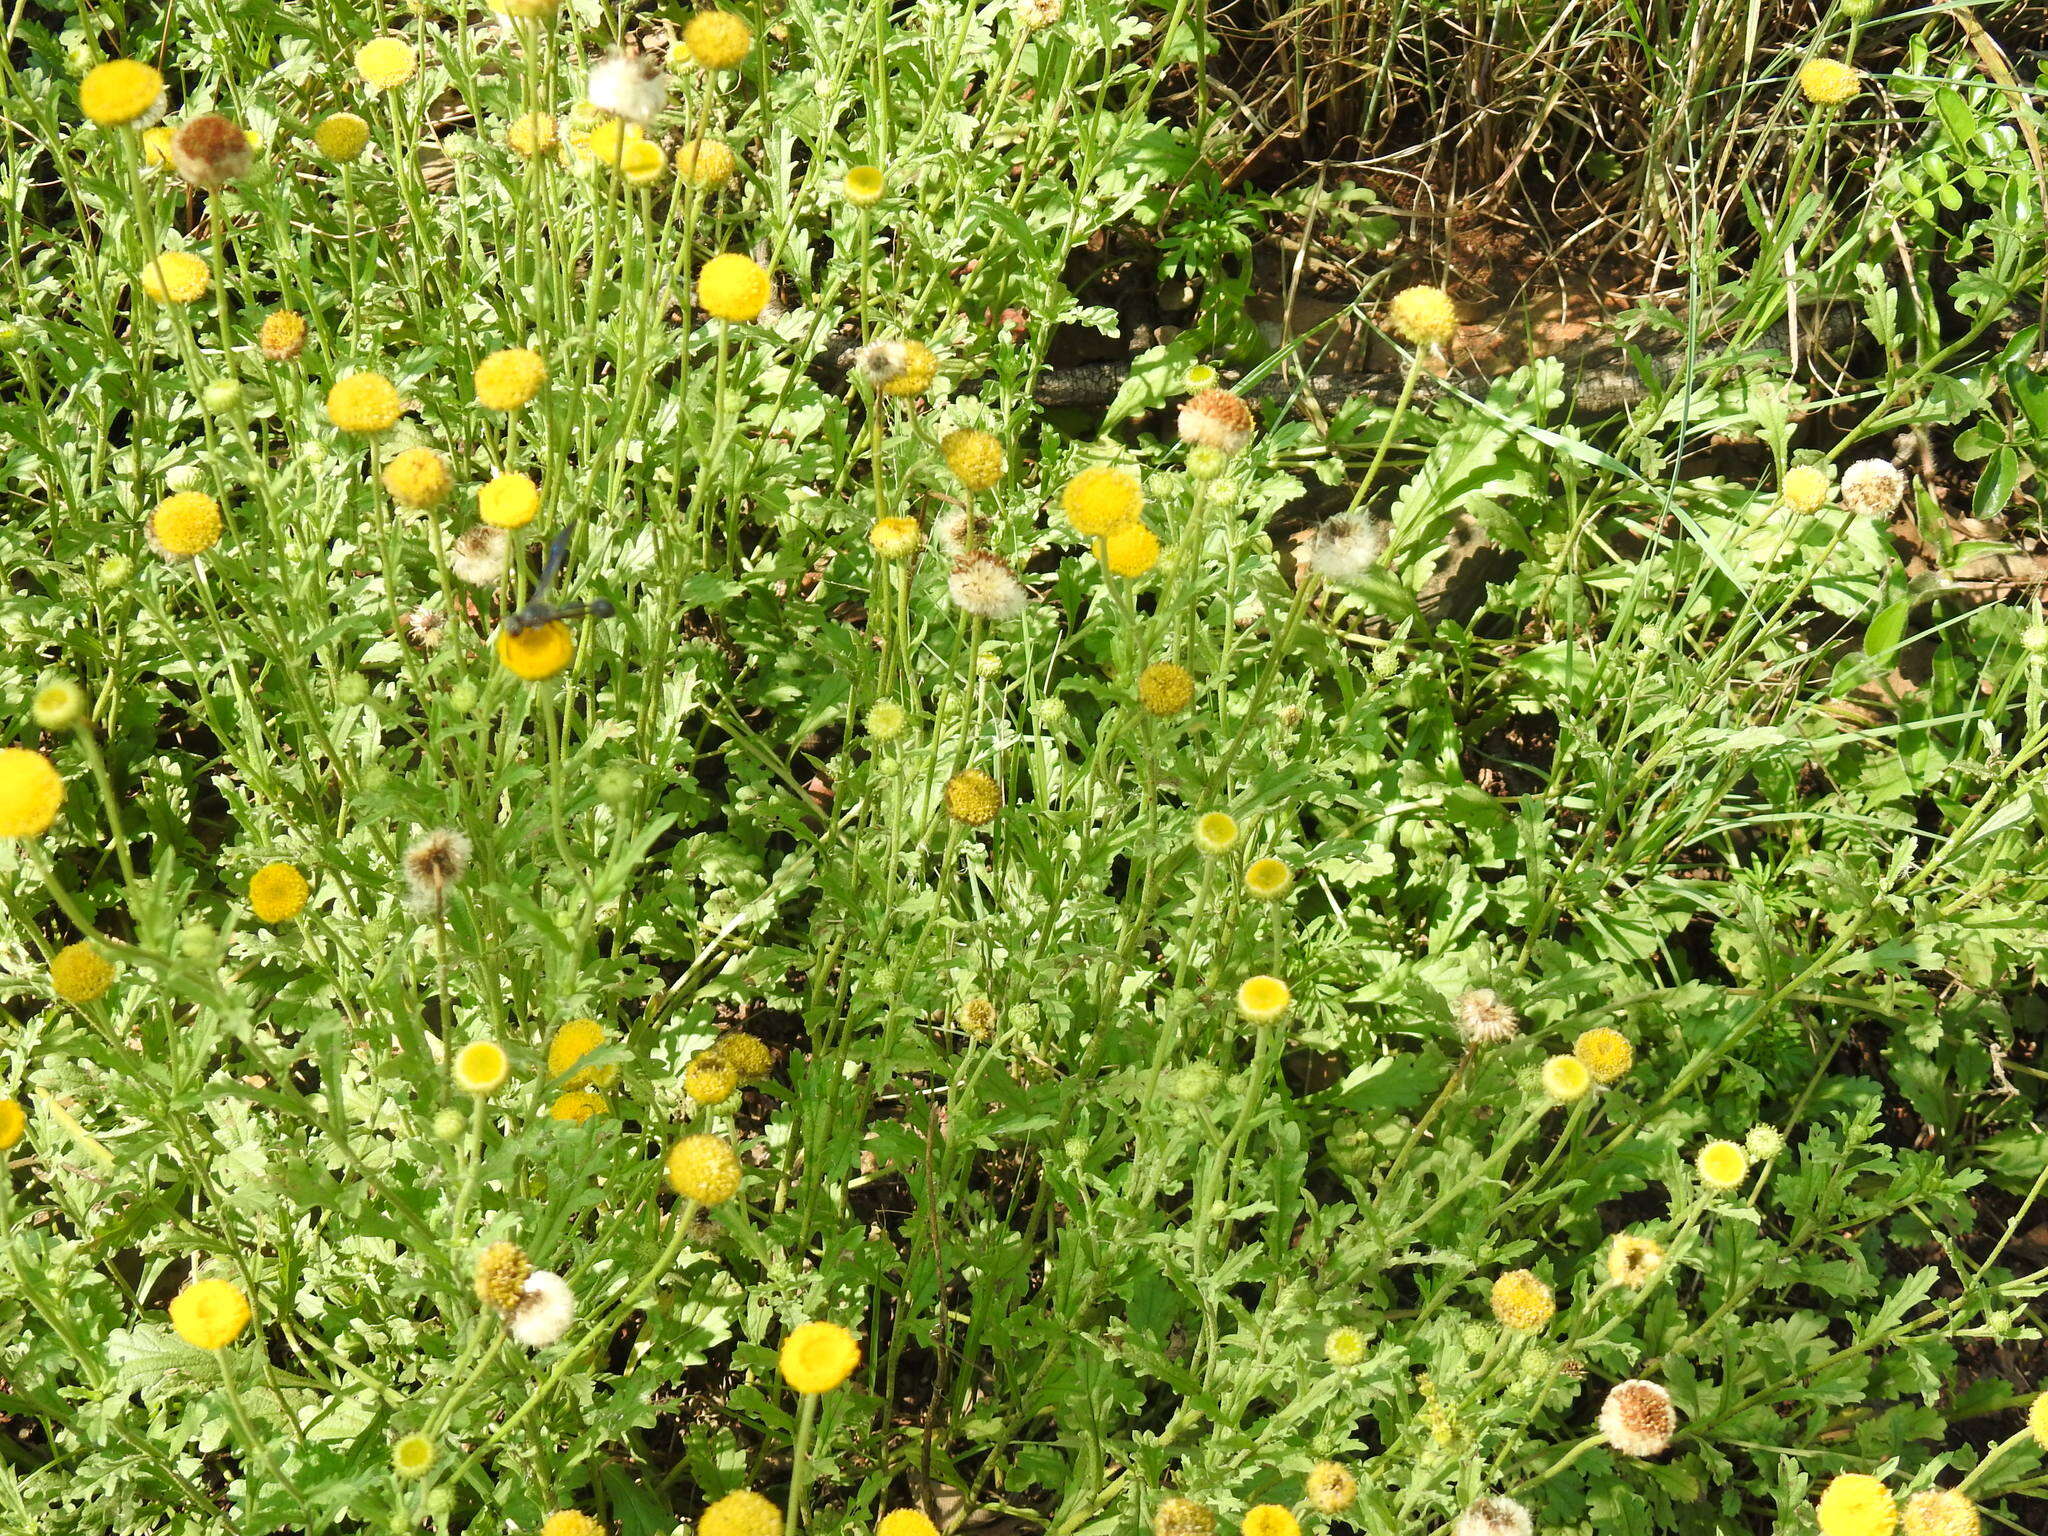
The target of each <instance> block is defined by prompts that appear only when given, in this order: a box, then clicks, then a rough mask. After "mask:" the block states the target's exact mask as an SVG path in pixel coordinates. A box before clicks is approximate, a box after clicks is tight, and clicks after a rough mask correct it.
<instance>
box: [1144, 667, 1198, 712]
mask: <svg viewBox="0 0 2048 1536" xmlns="http://www.w3.org/2000/svg"><path fill="white" fill-rule="evenodd" d="M1194 697H1195V679H1194V674H1192V673H1191V672H1189V671H1188V669H1187V668H1186V667H1183V666H1181V665H1180V664H1179V663H1177V662H1172V661H1155V662H1153V663H1152V665H1151V666H1149V667H1147V668H1146V669H1145V670H1144V671H1142V672H1140V673H1139V674H1138V702H1139V703H1140V704H1142V705H1144V706H1145V709H1146V712H1147V713H1149V714H1154V715H1158V716H1159V717H1160V718H1161V719H1164V718H1166V717H1167V716H1169V715H1177V714H1179V713H1180V712H1181V711H1182V710H1184V709H1186V708H1187V707H1188V705H1189V704H1190V703H1192V702H1193V700H1194Z"/></svg>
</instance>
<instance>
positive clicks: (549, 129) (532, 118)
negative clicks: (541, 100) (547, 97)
mask: <svg viewBox="0 0 2048 1536" xmlns="http://www.w3.org/2000/svg"><path fill="white" fill-rule="evenodd" d="M560 142H561V139H560V137H559V135H558V133H557V131H556V129H555V120H554V118H553V117H551V116H549V115H548V114H547V113H545V112H522V113H520V114H519V116H517V117H515V118H513V119H512V123H511V126H510V127H508V128H507V129H506V130H505V143H506V144H507V146H509V147H510V149H511V150H512V153H513V154H515V155H524V156H525V157H526V158H527V159H529V160H531V159H532V158H533V157H534V156H535V155H544V154H546V153H547V152H548V151H549V150H551V149H553V148H554V147H555V145H556V144H558V143H560Z"/></svg>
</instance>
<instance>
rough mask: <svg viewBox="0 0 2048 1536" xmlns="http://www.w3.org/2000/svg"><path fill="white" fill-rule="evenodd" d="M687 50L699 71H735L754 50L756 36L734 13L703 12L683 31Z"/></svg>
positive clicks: (695, 16)
mask: <svg viewBox="0 0 2048 1536" xmlns="http://www.w3.org/2000/svg"><path fill="white" fill-rule="evenodd" d="M683 46H684V47H685V48H687V49H689V50H690V57H691V58H693V59H695V60H696V61H697V67H698V68H699V69H731V68H733V67H734V66H735V65H737V64H738V63H739V62H740V60H742V59H744V58H745V57H746V56H747V54H748V52H749V51H750V50H751V49H752V48H753V46H754V34H753V31H752V30H751V29H750V28H749V27H748V26H747V24H746V23H745V22H744V21H742V20H740V18H739V17H737V16H735V15H733V13H732V12H731V11H699V12H698V13H697V14H696V15H694V16H692V17H691V18H690V24H689V25H688V26H686V27H684V28H683Z"/></svg>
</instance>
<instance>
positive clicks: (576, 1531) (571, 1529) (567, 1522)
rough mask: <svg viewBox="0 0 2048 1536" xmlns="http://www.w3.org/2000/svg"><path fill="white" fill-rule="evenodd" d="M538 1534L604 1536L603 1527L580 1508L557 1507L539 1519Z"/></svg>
mask: <svg viewBox="0 0 2048 1536" xmlns="http://www.w3.org/2000/svg"><path fill="white" fill-rule="evenodd" d="M540 1536H605V1528H604V1526H603V1525H602V1524H601V1523H599V1522H598V1521H596V1520H593V1519H591V1518H590V1516H588V1515H586V1514H584V1513H583V1512H582V1511H581V1510H575V1509H558V1510H556V1511H555V1512H554V1513H553V1514H552V1515H549V1516H548V1517H547V1519H545V1520H543V1521H541V1523H540Z"/></svg>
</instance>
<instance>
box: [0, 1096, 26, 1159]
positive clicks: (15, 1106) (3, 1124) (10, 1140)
mask: <svg viewBox="0 0 2048 1536" xmlns="http://www.w3.org/2000/svg"><path fill="white" fill-rule="evenodd" d="M27 1131H28V1115H27V1114H26V1113H25V1112H24V1111H23V1109H22V1107H21V1104H20V1101H18V1100H16V1099H0V1152H11V1151H13V1150H14V1148H15V1147H16V1146H17V1145H18V1144H19V1143H20V1141H21V1138H22V1137H23V1135H25V1134H26V1133H27Z"/></svg>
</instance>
